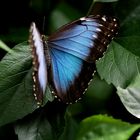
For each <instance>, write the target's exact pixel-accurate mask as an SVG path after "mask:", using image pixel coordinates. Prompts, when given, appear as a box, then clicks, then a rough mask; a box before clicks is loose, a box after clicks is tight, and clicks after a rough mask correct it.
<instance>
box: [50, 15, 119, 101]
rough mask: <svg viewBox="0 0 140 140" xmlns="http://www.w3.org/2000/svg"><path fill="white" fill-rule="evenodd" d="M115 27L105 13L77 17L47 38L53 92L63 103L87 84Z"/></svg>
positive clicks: (80, 92)
mask: <svg viewBox="0 0 140 140" xmlns="http://www.w3.org/2000/svg"><path fill="white" fill-rule="evenodd" d="M117 29H118V24H117V21H116V19H114V18H107V17H106V16H103V17H101V16H95V17H88V18H81V19H79V20H77V21H75V22H72V23H70V24H68V25H65V26H63V27H62V28H60V29H59V30H58V31H57V32H56V33H54V34H53V35H52V36H50V37H49V38H48V47H49V50H50V54H51V59H52V71H53V72H52V73H53V84H54V89H55V95H56V96H58V98H59V99H60V100H62V101H63V102H66V103H73V102H75V101H76V100H78V99H79V98H80V97H81V95H82V93H83V92H84V91H85V90H86V88H87V87H88V83H89V82H90V80H91V79H92V75H93V73H94V71H95V61H96V60H98V59H99V58H100V57H101V56H102V55H103V52H104V51H105V50H106V48H107V45H108V44H109V43H110V41H111V40H112V38H113V37H114V36H115V34H116V32H117Z"/></svg>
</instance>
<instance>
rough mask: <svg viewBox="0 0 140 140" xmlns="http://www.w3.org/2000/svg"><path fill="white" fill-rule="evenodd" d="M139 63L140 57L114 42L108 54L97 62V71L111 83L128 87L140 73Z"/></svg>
mask: <svg viewBox="0 0 140 140" xmlns="http://www.w3.org/2000/svg"><path fill="white" fill-rule="evenodd" d="M139 64H140V59H139V57H137V56H135V55H133V54H132V53H131V52H129V51H127V50H126V49H124V48H123V47H122V46H121V45H119V44H118V43H116V42H112V43H111V44H110V47H109V49H108V51H107V53H106V55H105V56H104V57H103V58H102V59H101V60H100V61H98V62H97V71H98V73H99V74H100V76H101V78H102V79H103V78H104V79H105V80H106V81H107V82H108V83H109V84H110V83H112V84H113V85H114V86H115V87H118V86H120V87H126V86H127V85H128V84H130V83H131V81H132V80H133V79H134V78H135V76H136V75H137V74H138V73H139Z"/></svg>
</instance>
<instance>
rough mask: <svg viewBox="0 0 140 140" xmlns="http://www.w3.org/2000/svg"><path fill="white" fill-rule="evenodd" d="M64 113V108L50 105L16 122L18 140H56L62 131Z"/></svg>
mask: <svg viewBox="0 0 140 140" xmlns="http://www.w3.org/2000/svg"><path fill="white" fill-rule="evenodd" d="M52 110H53V111H52ZM64 112H65V107H64V108H63V107H61V106H59V104H52V103H51V104H47V105H46V106H44V107H43V108H40V110H37V111H36V112H34V113H32V114H31V115H28V116H27V117H25V118H24V119H22V120H19V121H17V123H16V125H15V132H16V134H17V135H18V140H46V139H47V140H58V138H59V137H60V135H61V134H62V132H63V130H64V124H65V121H64Z"/></svg>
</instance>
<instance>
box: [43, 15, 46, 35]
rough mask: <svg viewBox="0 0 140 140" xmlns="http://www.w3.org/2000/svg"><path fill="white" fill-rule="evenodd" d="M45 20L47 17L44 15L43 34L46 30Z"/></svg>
mask: <svg viewBox="0 0 140 140" xmlns="http://www.w3.org/2000/svg"><path fill="white" fill-rule="evenodd" d="M45 20H46V17H45V16H44V17H43V25H42V26H43V27H42V31H43V34H44V32H45Z"/></svg>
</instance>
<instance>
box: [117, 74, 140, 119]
mask: <svg viewBox="0 0 140 140" xmlns="http://www.w3.org/2000/svg"><path fill="white" fill-rule="evenodd" d="M117 93H118V95H119V96H120V99H121V101H122V103H123V104H124V106H125V107H126V109H127V110H128V111H129V112H131V113H132V114H133V115H134V116H136V117H138V118H140V94H139V93H140V74H139V75H138V76H137V77H136V78H135V79H134V80H133V81H132V82H131V83H130V85H128V87H127V88H125V89H122V88H121V87H117Z"/></svg>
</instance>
